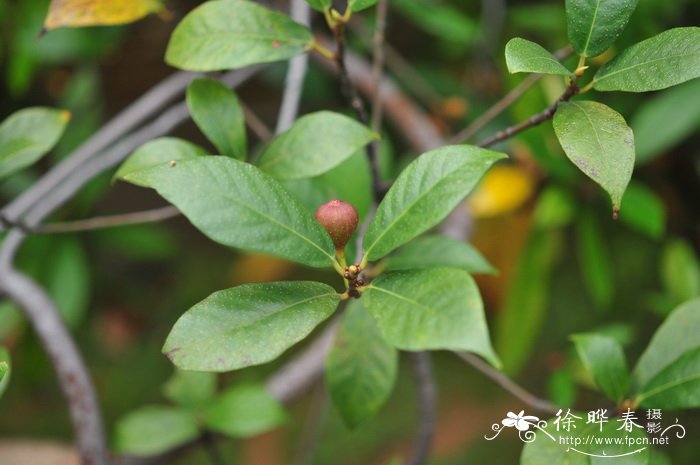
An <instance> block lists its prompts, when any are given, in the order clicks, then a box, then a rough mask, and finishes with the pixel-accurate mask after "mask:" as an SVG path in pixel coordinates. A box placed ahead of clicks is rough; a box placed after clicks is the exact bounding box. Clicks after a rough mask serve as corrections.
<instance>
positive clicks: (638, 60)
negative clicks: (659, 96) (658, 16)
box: [593, 27, 700, 92]
mask: <svg viewBox="0 0 700 465" xmlns="http://www.w3.org/2000/svg"><path fill="white" fill-rule="evenodd" d="M699 76H700V27H679V28H676V29H669V30H668V31H664V32H662V33H661V34H658V35H656V36H654V37H652V38H650V39H647V40H643V41H641V42H639V43H637V44H635V45H632V46H631V47H630V48H628V49H626V50H624V51H623V52H622V53H620V54H619V55H618V56H616V57H615V58H613V59H612V60H610V61H609V62H608V63H606V64H604V65H603V66H602V67H601V68H600V69H599V70H598V72H597V73H596V74H595V76H594V77H593V88H594V89H596V90H600V91H610V90H620V91H624V92H648V91H650V90H659V89H665V88H667V87H671V86H675V85H676V84H680V83H682V82H685V81H689V80H691V79H695V78H697V77H699Z"/></svg>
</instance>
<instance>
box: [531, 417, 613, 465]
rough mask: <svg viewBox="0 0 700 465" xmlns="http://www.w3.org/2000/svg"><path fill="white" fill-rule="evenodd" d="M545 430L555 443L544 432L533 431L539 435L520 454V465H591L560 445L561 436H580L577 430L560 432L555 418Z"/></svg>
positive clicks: (577, 454)
mask: <svg viewBox="0 0 700 465" xmlns="http://www.w3.org/2000/svg"><path fill="white" fill-rule="evenodd" d="M543 429H544V431H545V432H547V433H548V434H551V435H552V436H553V437H554V438H555V439H556V440H554V441H553V440H552V439H550V438H549V437H548V436H547V435H546V434H545V433H544V432H540V430H538V429H533V430H532V431H534V432H535V433H537V437H536V439H535V440H534V441H532V442H528V443H526V444H525V446H524V447H523V451H522V453H521V454H520V465H590V462H589V460H588V457H587V456H585V455H583V454H579V453H576V452H573V451H571V450H570V448H569V446H567V445H565V444H563V443H562V444H560V443H559V438H560V437H561V436H571V437H576V436H578V434H577V431H576V430H575V429H572V430H571V432H566V431H564V430H561V431H558V430H557V427H556V425H555V424H554V419H553V418H550V419H549V420H547V426H546V427H545V428H543ZM608 465H609V464H608ZM615 465H616V464H615Z"/></svg>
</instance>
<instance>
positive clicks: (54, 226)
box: [20, 205, 180, 234]
mask: <svg viewBox="0 0 700 465" xmlns="http://www.w3.org/2000/svg"><path fill="white" fill-rule="evenodd" d="M179 214H180V210H178V209H177V208H176V207H174V206H172V205H168V206H167V207H161V208H154V209H153V210H145V211H140V212H132V213H121V214H117V215H109V216H97V217H94V218H88V219H85V220H76V221H62V222H59V223H48V224H42V225H39V226H37V227H35V228H32V229H30V230H29V231H28V232H31V233H37V234H57V233H72V232H79V231H92V230H95V229H104V228H114V227H119V226H129V225H134V224H142V223H155V222H157V221H163V220H167V219H169V218H173V217H175V216H178V215H179ZM20 227H21V226H20Z"/></svg>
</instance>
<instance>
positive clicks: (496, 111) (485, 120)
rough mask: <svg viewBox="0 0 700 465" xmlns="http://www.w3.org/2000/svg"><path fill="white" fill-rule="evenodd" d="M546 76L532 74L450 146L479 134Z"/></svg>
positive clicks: (562, 53) (567, 50) (561, 54)
mask: <svg viewBox="0 0 700 465" xmlns="http://www.w3.org/2000/svg"><path fill="white" fill-rule="evenodd" d="M572 52H573V48H571V46H570V45H569V46H566V47H564V48H562V49H560V50H557V51H556V52H555V53H554V56H555V58H556V59H557V60H560V61H561V60H563V59H564V58H566V57H568V56H569V55H571V53H572ZM543 76H544V74H530V75H529V76H528V77H526V78H525V79H524V80H523V81H522V82H521V83H520V84H518V85H517V86H515V87H514V88H513V89H511V90H510V92H508V93H507V94H506V95H504V96H503V97H502V98H501V99H500V100H499V101H498V102H496V103H494V104H493V105H492V106H491V107H490V108H489V109H488V110H486V111H485V112H484V113H482V114H481V115H480V116H479V117H478V118H477V119H475V120H474V121H473V122H472V123H471V124H470V125H469V126H467V127H466V128H464V129H462V130H461V131H460V132H458V133H457V134H455V135H454V136H453V137H452V138H450V140H449V143H450V144H462V143H464V142H466V141H468V140H469V139H471V138H472V137H473V136H474V134H476V133H477V132H479V131H480V130H481V129H482V128H483V127H484V126H486V125H487V124H489V123H490V122H491V121H493V119H494V118H496V117H497V116H498V115H500V114H501V113H503V111H505V110H506V109H507V108H508V107H510V106H511V105H512V104H513V103H514V102H516V101H517V100H518V99H519V98H520V97H522V96H523V95H524V94H525V92H526V91H527V90H528V89H529V88H530V87H532V86H533V84H535V83H536V82H537V81H539V80H540V79H541V78H542V77H543Z"/></svg>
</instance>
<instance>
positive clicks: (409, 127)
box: [312, 36, 444, 153]
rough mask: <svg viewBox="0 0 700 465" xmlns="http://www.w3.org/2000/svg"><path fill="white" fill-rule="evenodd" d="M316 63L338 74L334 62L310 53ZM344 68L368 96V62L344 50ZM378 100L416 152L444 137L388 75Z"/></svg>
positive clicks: (325, 42)
mask: <svg viewBox="0 0 700 465" xmlns="http://www.w3.org/2000/svg"><path fill="white" fill-rule="evenodd" d="M316 40H317V41H318V42H319V43H320V44H321V45H323V46H324V47H327V48H328V47H331V46H332V45H331V42H330V41H329V40H328V39H326V38H324V37H320V36H318V37H316ZM312 57H313V58H314V59H315V61H316V63H318V64H319V65H321V66H322V67H323V68H324V69H325V70H327V71H328V72H334V73H338V67H337V66H334V65H333V62H330V61H329V60H327V59H325V58H323V57H320V56H318V55H316V54H314V55H312ZM345 62H346V68H347V71H348V73H349V76H350V79H351V80H352V81H353V82H354V83H355V84H356V85H357V89H358V90H359V91H360V92H362V94H364V95H366V96H369V95H372V93H373V92H374V88H375V86H376V84H375V83H373V82H372V70H371V65H370V64H369V63H368V62H367V60H365V59H364V58H362V57H361V56H359V55H357V54H355V53H352V52H350V51H346V53H345ZM379 85H380V86H381V101H382V104H383V105H384V113H385V114H386V117H387V119H388V120H390V121H391V122H392V123H393V124H394V126H395V127H396V129H397V130H398V132H399V133H401V134H402V135H403V136H404V137H405V138H406V140H407V141H408V143H409V144H410V145H411V146H412V147H413V149H414V150H415V151H416V152H419V153H422V152H427V151H428V150H432V149H434V148H437V147H440V146H441V145H443V144H444V140H443V138H442V136H441V135H440V133H439V132H438V130H437V128H436V127H435V124H434V123H433V121H432V120H431V119H430V118H429V116H428V115H427V114H426V113H425V112H424V111H423V110H422V109H421V108H419V107H418V106H417V105H416V104H415V103H414V102H413V101H411V100H410V99H409V98H407V97H406V96H405V95H404V94H403V92H402V91H401V90H400V89H399V87H398V86H397V85H396V83H394V81H393V80H392V79H390V78H389V77H388V76H384V77H383V78H382V81H381V83H380V84H379Z"/></svg>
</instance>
